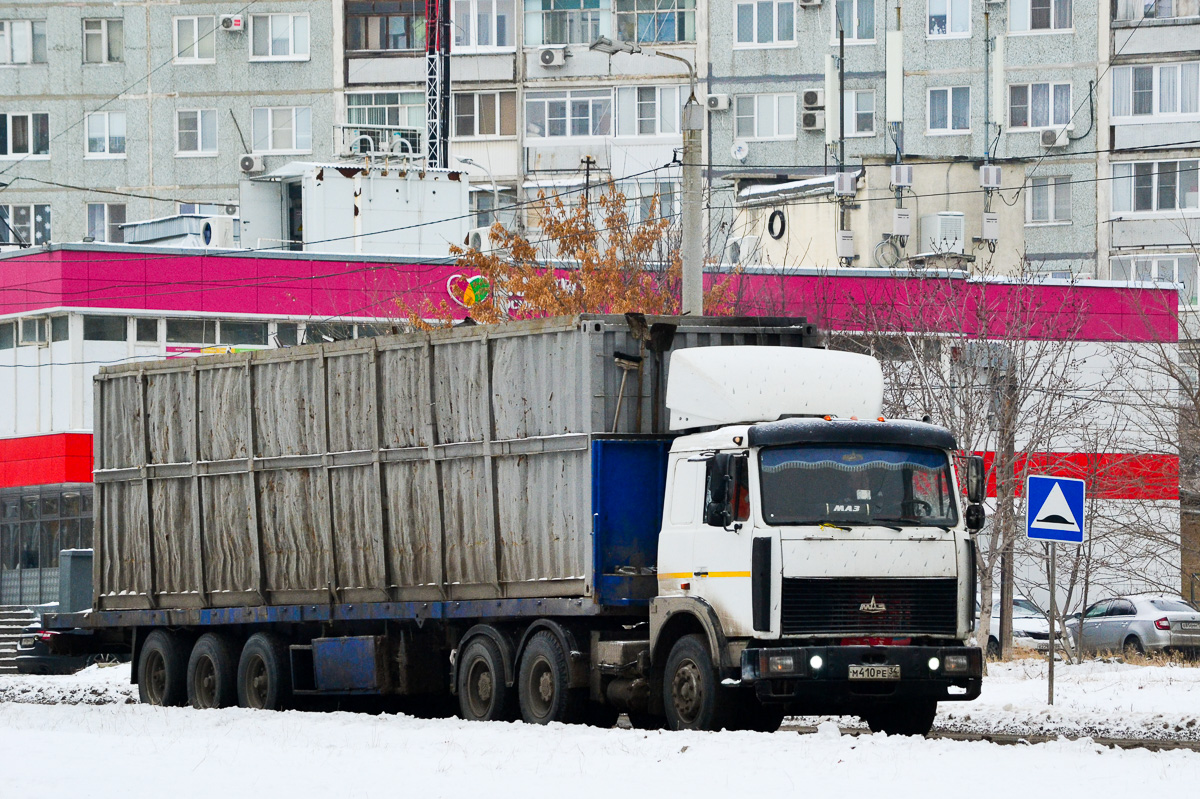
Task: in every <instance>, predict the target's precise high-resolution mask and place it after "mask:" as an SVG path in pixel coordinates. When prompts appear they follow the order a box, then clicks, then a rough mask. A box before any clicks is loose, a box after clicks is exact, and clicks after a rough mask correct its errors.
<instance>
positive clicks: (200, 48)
mask: <svg viewBox="0 0 1200 799" xmlns="http://www.w3.org/2000/svg"><path fill="white" fill-rule="evenodd" d="M215 19H216V18H215V17H175V63H176V64H189V63H190V64H204V63H212V62H214V61H216V60H217V40H216V35H215V30H216V25H215Z"/></svg>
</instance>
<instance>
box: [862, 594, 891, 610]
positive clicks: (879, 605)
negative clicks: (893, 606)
mask: <svg viewBox="0 0 1200 799" xmlns="http://www.w3.org/2000/svg"><path fill="white" fill-rule="evenodd" d="M858 609H859V610H860V611H862V612H863V613H883V612H885V611H886V610H887V605H885V604H884V603H883V602H876V601H875V597H871V601H870V602H864V603H862V604H861V605H859V606H858Z"/></svg>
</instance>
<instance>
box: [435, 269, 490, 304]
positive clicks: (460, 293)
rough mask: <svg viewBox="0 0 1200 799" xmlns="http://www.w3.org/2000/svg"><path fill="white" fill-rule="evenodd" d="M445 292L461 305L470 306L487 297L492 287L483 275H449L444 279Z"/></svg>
mask: <svg viewBox="0 0 1200 799" xmlns="http://www.w3.org/2000/svg"><path fill="white" fill-rule="evenodd" d="M446 292H447V293H449V295H450V299H452V300H454V301H455V302H457V303H458V304H459V305H461V306H462V307H464V308H472V307H474V306H476V305H478V304H479V303H481V302H483V301H484V300H486V299H487V298H488V295H489V294H491V293H492V287H491V285H490V284H489V283H488V280H487V278H486V277H484V276H483V275H475V276H474V277H467V276H466V275H451V276H450V279H449V280H447V281H446Z"/></svg>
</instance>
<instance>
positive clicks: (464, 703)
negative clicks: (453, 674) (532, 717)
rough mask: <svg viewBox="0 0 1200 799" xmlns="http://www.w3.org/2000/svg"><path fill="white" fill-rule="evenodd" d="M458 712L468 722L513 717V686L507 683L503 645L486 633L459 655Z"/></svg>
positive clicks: (503, 719)
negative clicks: (499, 644) (510, 686)
mask: <svg viewBox="0 0 1200 799" xmlns="http://www.w3.org/2000/svg"><path fill="white" fill-rule="evenodd" d="M458 712H459V715H460V716H461V717H462V718H464V719H466V720H467V721H509V720H511V719H512V716H513V713H512V689H511V688H509V687H508V686H507V685H506V684H505V682H504V660H503V658H502V656H501V654H500V647H498V646H496V644H495V642H494V641H492V640H491V639H490V638H488V637H486V636H483V635H480V636H477V637H475V638H472V639H471V640H470V641H469V642H467V645H466V646H465V647H463V648H462V650H461V652H460V654H459V660H458Z"/></svg>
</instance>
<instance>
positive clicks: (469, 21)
mask: <svg viewBox="0 0 1200 799" xmlns="http://www.w3.org/2000/svg"><path fill="white" fill-rule="evenodd" d="M452 11H453V13H454V47H455V49H463V50H501V49H508V50H511V49H512V48H513V46H514V44H515V39H514V38H513V21H514V20H515V18H516V12H515V11H514V10H513V0H455V1H454V6H453V7H452Z"/></svg>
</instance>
